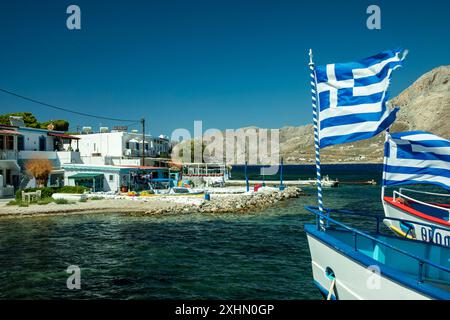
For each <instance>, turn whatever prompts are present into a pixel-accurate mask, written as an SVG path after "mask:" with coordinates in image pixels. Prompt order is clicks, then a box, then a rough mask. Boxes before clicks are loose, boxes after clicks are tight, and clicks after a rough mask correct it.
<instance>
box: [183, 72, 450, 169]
mask: <svg viewBox="0 0 450 320" xmlns="http://www.w3.org/2000/svg"><path fill="white" fill-rule="evenodd" d="M390 105H393V106H398V107H400V111H399V112H398V113H397V120H396V122H395V123H394V125H393V126H392V128H391V131H392V132H396V131H409V130H424V131H430V132H433V133H435V134H437V135H439V136H441V137H444V138H447V139H450V124H449V118H450V66H442V67H438V68H435V69H433V70H431V71H430V72H428V73H426V74H424V75H423V76H421V77H420V78H419V79H418V80H416V81H415V82H414V83H413V84H412V85H411V86H410V87H409V88H407V89H406V90H404V91H403V92H402V93H401V94H399V95H398V96H397V97H395V98H394V99H392V100H391V101H390ZM250 129H251V130H254V129H255V127H249V128H243V130H250ZM256 130H258V129H257V128H256ZM383 143H384V135H383V134H380V135H378V136H376V137H374V138H372V139H369V140H363V141H358V142H354V143H347V144H342V145H337V146H332V147H327V148H325V149H322V150H321V160H322V162H323V163H356V162H359V163H368V162H376V163H380V162H382V161H383V152H382V149H383ZM181 145H182V144H180V145H179V147H181ZM224 150H225V148H224ZM280 153H281V155H282V156H283V157H284V159H285V163H300V164H302V163H303V164H305V163H314V158H315V157H314V139H313V127H312V125H306V126H300V127H283V128H281V129H280Z"/></svg>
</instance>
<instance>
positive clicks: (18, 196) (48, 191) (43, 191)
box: [16, 187, 58, 200]
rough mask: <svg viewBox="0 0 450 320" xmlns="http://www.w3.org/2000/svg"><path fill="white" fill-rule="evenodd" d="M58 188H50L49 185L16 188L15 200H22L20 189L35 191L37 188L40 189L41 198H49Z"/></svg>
mask: <svg viewBox="0 0 450 320" xmlns="http://www.w3.org/2000/svg"><path fill="white" fill-rule="evenodd" d="M57 189H58V188H51V187H45V188H28V189H25V190H22V189H20V190H17V192H16V200H22V191H25V192H35V191H38V190H41V198H51V197H52V194H54V193H55V192H56V190H57Z"/></svg>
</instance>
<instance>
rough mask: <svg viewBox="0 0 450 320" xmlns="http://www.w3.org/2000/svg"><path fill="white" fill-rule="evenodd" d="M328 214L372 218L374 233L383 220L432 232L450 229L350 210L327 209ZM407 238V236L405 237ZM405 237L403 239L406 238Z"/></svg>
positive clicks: (449, 230) (378, 231)
mask: <svg viewBox="0 0 450 320" xmlns="http://www.w3.org/2000/svg"><path fill="white" fill-rule="evenodd" d="M327 210H328V211H327V212H329V213H335V214H342V215H347V216H348V215H352V216H359V217H367V218H373V219H375V220H376V232H377V233H380V223H381V221H384V220H392V221H398V222H404V223H409V224H417V225H419V226H423V227H428V228H430V229H432V232H434V231H435V230H441V231H448V232H450V227H446V226H440V225H439V226H438V225H435V224H429V223H425V222H421V221H413V220H406V219H400V218H394V217H386V216H384V215H378V214H366V213H363V212H356V211H351V210H336V209H327ZM406 236H407V235H406ZM406 236H405V237H406ZM430 242H432V241H430Z"/></svg>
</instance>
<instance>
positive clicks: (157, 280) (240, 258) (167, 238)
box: [0, 166, 382, 299]
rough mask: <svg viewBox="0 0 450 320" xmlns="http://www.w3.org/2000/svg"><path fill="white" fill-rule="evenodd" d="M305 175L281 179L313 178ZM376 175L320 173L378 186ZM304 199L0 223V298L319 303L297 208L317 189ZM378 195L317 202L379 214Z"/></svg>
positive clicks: (344, 170)
mask: <svg viewBox="0 0 450 320" xmlns="http://www.w3.org/2000/svg"><path fill="white" fill-rule="evenodd" d="M241 169H242V168H241ZM310 169H311V168H309V167H307V168H304V167H302V168H300V167H299V168H298V169H295V168H291V169H290V170H291V172H289V173H288V174H289V175H290V176H291V177H295V176H299V177H303V175H304V176H307V177H312V176H313V175H311V174H310V172H309V171H310ZM380 169H381V168H380V167H379V166H355V167H353V169H352V168H351V166H350V168H348V166H343V167H341V168H338V167H335V166H332V167H331V168H328V169H325V170H324V171H325V172H324V173H325V174H327V173H328V174H329V175H330V177H331V178H339V179H341V180H345V179H347V180H362V179H372V178H373V179H376V180H379V177H380V175H381V173H380ZM239 170H240V168H235V169H234V170H233V171H234V173H233V175H234V176H235V177H236V178H240V177H239V175H240V173H239ZM252 170H253V169H252ZM295 170H297V173H295ZM305 170H306V171H305ZM287 171H289V170H287ZM327 171H328V172H327ZM255 175H257V171H256V170H255ZM304 190H305V192H306V193H307V196H305V197H301V198H298V199H292V200H288V201H285V202H282V203H280V204H279V205H277V206H276V207H272V208H270V209H267V210H266V211H264V212H259V213H250V214H223V215H200V214H190V215H175V216H165V217H129V216H126V215H121V214H114V213H111V214H92V215H77V216H66V217H47V218H27V219H9V220H0V298H1V299H61V298H63V299H72V298H77V299H320V298H321V296H320V294H319V293H318V291H317V290H316V288H315V287H314V286H313V284H312V277H311V268H310V258H309V252H308V245H307V242H306V236H305V234H304V232H303V225H304V224H305V223H308V222H312V221H313V218H312V215H311V214H309V213H308V212H306V211H305V209H304V208H303V207H304V206H305V205H308V204H315V201H316V197H315V189H314V188H306V189H304ZM379 192H380V187H379V186H348V185H344V186H341V187H339V188H330V189H325V195H324V196H325V198H324V199H325V203H326V205H327V206H329V207H335V208H344V207H345V208H348V209H353V210H358V209H359V210H361V209H363V208H364V209H365V210H367V211H368V212H369V211H370V212H381V210H382V209H381V204H380V201H379V197H380V193H379ZM69 265H77V266H79V267H80V268H81V290H69V289H67V287H66V280H67V277H68V276H69V274H67V273H66V269H67V267H68V266H69Z"/></svg>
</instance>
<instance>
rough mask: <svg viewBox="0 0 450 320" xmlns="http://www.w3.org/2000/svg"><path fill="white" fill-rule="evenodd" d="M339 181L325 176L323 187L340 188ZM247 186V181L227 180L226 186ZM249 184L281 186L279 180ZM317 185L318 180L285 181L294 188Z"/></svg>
mask: <svg viewBox="0 0 450 320" xmlns="http://www.w3.org/2000/svg"><path fill="white" fill-rule="evenodd" d="M339 183H340V182H339V181H338V180H337V179H335V180H331V179H330V178H329V177H328V176H325V177H324V178H323V179H322V186H323V187H338V186H339ZM246 184H247V181H246V180H227V181H226V182H225V185H227V186H245V185H246ZM248 184H249V185H250V186H255V185H266V186H279V185H280V181H279V180H248ZM316 184H317V180H315V179H307V180H301V179H298V180H283V185H285V186H292V187H302V186H315V185H316Z"/></svg>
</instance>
